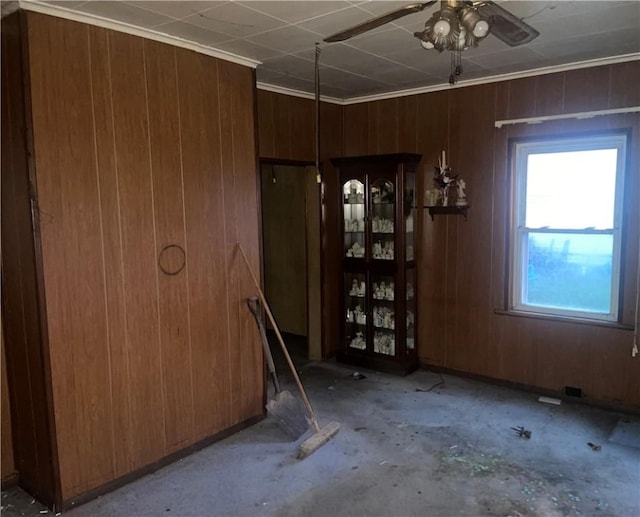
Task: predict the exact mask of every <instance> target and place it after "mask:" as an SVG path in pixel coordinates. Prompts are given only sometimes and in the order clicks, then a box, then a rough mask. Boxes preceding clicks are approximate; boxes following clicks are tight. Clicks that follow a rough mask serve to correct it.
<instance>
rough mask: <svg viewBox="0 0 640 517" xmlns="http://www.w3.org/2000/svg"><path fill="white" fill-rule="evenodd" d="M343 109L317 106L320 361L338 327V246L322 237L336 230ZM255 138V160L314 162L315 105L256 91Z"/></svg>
mask: <svg viewBox="0 0 640 517" xmlns="http://www.w3.org/2000/svg"><path fill="white" fill-rule="evenodd" d="M342 130H343V109H342V107H341V106H337V105H335V104H328V103H325V102H321V103H320V160H321V167H322V171H323V181H322V191H321V198H322V204H321V210H322V239H323V242H322V249H323V256H322V297H323V302H322V304H323V305H322V342H323V347H322V348H323V357H327V356H328V355H331V354H332V353H333V352H335V350H336V348H337V346H338V344H339V341H340V340H339V333H340V328H339V326H338V325H337V324H336V321H337V320H335V319H333V314H334V313H335V314H336V315H337V312H338V310H339V307H340V305H339V298H338V293H339V287H340V253H341V250H340V249H339V241H337V240H336V239H334V238H327V236H329V235H332V236H333V235H336V232H337V231H339V229H340V227H341V226H340V224H341V223H340V220H339V205H338V202H339V200H340V197H339V196H338V195H337V194H336V192H337V191H338V190H337V189H338V182H337V174H336V171H335V168H334V167H333V166H332V165H331V162H330V161H329V158H331V157H333V156H342V154H343V134H342ZM258 135H259V149H260V157H261V158H273V159H279V160H302V161H309V162H313V161H315V140H314V139H315V103H314V101H313V100H309V99H301V98H298V97H292V96H289V95H282V94H278V93H272V92H268V91H264V90H258Z"/></svg>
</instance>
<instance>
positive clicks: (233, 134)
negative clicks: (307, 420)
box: [218, 61, 265, 418]
mask: <svg viewBox="0 0 640 517" xmlns="http://www.w3.org/2000/svg"><path fill="white" fill-rule="evenodd" d="M218 70H219V71H220V98H221V103H222V104H224V105H225V106H227V107H228V108H230V117H228V118H227V117H224V116H223V117H222V118H221V120H222V121H223V122H227V123H230V127H229V129H230V131H223V132H222V136H223V138H222V144H221V145H222V146H229V147H230V148H231V149H232V150H233V168H232V169H230V168H229V167H224V168H223V175H224V177H225V181H227V180H230V178H233V179H232V181H229V183H230V184H233V185H234V188H233V189H232V192H233V193H234V195H235V203H234V204H233V207H234V210H235V217H236V221H237V224H236V229H237V232H236V236H237V242H238V243H240V244H242V246H243V248H244V250H245V253H246V254H247V258H248V259H249V263H250V265H251V267H252V269H253V271H254V274H255V275H256V277H257V278H260V249H259V247H258V246H257V243H258V242H259V230H258V225H257V224H255V222H257V221H258V220H259V217H260V216H259V210H258V203H259V201H258V188H259V187H258V185H259V183H258V182H259V171H258V159H257V152H258V143H257V142H256V140H255V136H256V128H255V126H254V109H255V97H254V96H255V87H254V86H253V84H255V77H254V75H253V72H252V70H250V69H248V68H246V67H242V66H239V65H235V64H233V63H230V62H226V61H220V62H219V63H218ZM247 148H248V149H253V153H248V152H246V149H247ZM230 172H231V174H230ZM233 244H234V243H233V242H230V241H228V242H227V246H229V245H233ZM233 251H234V252H233V254H231V255H230V256H231V257H232V259H233V260H234V264H235V267H237V268H239V269H238V273H239V275H238V277H237V279H238V283H237V286H235V288H234V287H233V286H230V287H231V289H230V290H229V309H230V311H231V314H233V313H234V311H235V312H236V314H237V320H238V322H239V330H240V341H239V342H240V343H246V344H247V346H244V347H241V348H240V360H241V370H240V371H241V377H242V399H241V406H240V407H241V408H242V412H243V416H244V418H247V416H250V415H255V414H260V413H261V412H262V411H263V409H262V408H263V401H262V400H260V399H259V398H257V397H255V395H254V394H255V393H263V392H264V380H265V375H264V373H265V370H264V362H263V357H262V346H261V345H260V338H259V334H258V329H257V326H256V324H255V320H254V319H253V316H252V315H251V313H250V311H249V310H248V308H247V306H246V300H247V298H249V297H250V296H254V295H255V294H256V288H255V286H254V285H253V283H252V282H251V280H250V277H249V276H247V274H246V266H245V265H244V264H243V263H242V262H241V261H240V258H241V257H240V256H238V254H237V250H233Z"/></svg>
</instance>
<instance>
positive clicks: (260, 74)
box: [256, 67, 315, 93]
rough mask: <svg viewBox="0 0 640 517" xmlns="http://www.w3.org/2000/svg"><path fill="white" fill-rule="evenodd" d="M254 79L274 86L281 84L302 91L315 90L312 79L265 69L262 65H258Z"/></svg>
mask: <svg viewBox="0 0 640 517" xmlns="http://www.w3.org/2000/svg"><path fill="white" fill-rule="evenodd" d="M256 79H257V81H259V82H263V83H268V84H274V85H276V86H282V87H284V88H292V89H294V90H300V91H303V92H308V93H313V92H314V91H315V83H314V82H313V81H306V80H304V79H300V78H299V77H293V76H290V75H285V74H280V73H278V72H273V71H271V70H265V69H263V68H262V67H258V69H257V71H256Z"/></svg>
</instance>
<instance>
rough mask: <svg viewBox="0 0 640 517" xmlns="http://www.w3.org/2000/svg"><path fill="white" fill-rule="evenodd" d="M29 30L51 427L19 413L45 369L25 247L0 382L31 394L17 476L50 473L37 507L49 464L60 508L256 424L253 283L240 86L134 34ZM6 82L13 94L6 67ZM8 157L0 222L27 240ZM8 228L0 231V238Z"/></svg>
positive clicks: (253, 237)
mask: <svg viewBox="0 0 640 517" xmlns="http://www.w3.org/2000/svg"><path fill="white" fill-rule="evenodd" d="M28 21H29V44H30V50H31V59H29V60H28V62H27V64H28V66H29V68H28V70H29V79H30V83H31V90H30V91H31V94H32V99H33V100H32V108H33V116H32V118H33V126H34V127H33V139H34V142H35V152H34V153H33V154H34V156H35V168H34V170H35V174H36V177H35V179H36V181H37V192H38V198H39V202H40V207H41V215H40V225H41V227H42V229H41V232H42V249H43V265H44V271H43V277H44V292H45V294H46V298H45V300H46V310H47V323H48V332H47V333H46V337H47V338H48V346H49V348H48V349H47V348H46V347H45V350H44V351H45V352H48V351H49V350H50V352H51V356H52V358H51V369H50V378H51V379H52V381H51V389H52V397H53V400H54V401H55V407H53V408H52V414H54V413H55V423H56V430H57V434H56V435H54V434H53V432H52V430H50V429H48V428H46V427H43V428H42V429H41V428H40V427H39V425H40V424H39V423H38V422H36V421H34V416H35V415H38V416H42V420H43V424H42V425H43V426H46V424H47V421H46V416H47V415H49V413H48V411H47V407H46V402H47V400H48V397H47V394H46V387H47V385H46V380H47V378H48V376H47V372H48V369H47V368H48V363H47V354H44V353H43V350H41V349H40V348H39V347H40V340H39V335H38V333H39V330H38V316H39V314H38V305H37V304H38V300H37V290H36V274H35V272H33V271H32V272H30V273H29V272H27V273H22V272H21V271H20V268H19V265H20V264H23V266H22V267H23V268H24V267H26V265H28V264H29V257H31V259H32V260H33V257H36V254H35V250H34V249H33V242H32V241H31V240H30V239H29V238H24V239H22V240H23V241H24V242H25V243H26V244H25V246H27V248H25V249H24V250H23V249H22V248H20V246H17V245H16V246H12V249H14V250H15V253H16V255H15V257H12V259H11V260H10V263H11V265H5V268H4V270H5V274H6V273H9V272H11V273H12V275H11V278H12V280H11V281H9V282H7V284H6V285H8V286H10V287H11V290H12V292H15V293H18V294H20V297H19V298H20V299H18V298H16V300H13V299H12V300H11V302H12V303H11V304H9V305H10V307H9V309H8V310H7V311H6V313H5V314H7V316H8V317H9V318H10V323H9V324H8V325H7V330H8V334H7V336H8V341H7V351H8V356H9V357H8V367H9V377H10V383H9V384H10V391H11V392H14V391H16V392H21V393H25V394H29V396H30V397H32V395H33V397H32V400H31V401H29V400H26V402H24V401H23V402H24V403H22V404H19V405H17V406H16V415H17V416H16V419H15V428H16V429H17V430H18V431H19V432H17V433H16V448H17V449H16V450H19V451H20V454H19V455H18V456H17V458H19V459H20V461H21V462H22V463H20V462H19V465H18V467H19V468H20V470H21V476H22V474H23V472H24V477H25V479H26V480H29V477H30V475H31V473H32V472H33V475H34V476H35V477H37V476H41V477H43V478H47V476H49V477H48V478H47V479H48V484H47V483H44V485H46V486H45V489H44V490H43V491H42V492H43V495H42V496H41V497H42V498H43V499H45V498H46V497H47V496H49V495H51V494H54V493H55V492H56V490H54V488H53V483H54V482H53V474H52V472H53V471H56V472H57V473H58V474H59V477H60V483H61V489H60V490H59V491H58V495H59V500H58V501H57V503H58V504H59V503H61V502H63V503H64V502H66V503H68V502H69V501H70V500H71V499H73V498H75V497H77V496H79V495H80V494H82V493H84V492H87V491H88V490H91V489H94V488H96V487H99V486H101V485H103V484H105V483H107V482H110V481H112V480H114V479H115V478H117V477H120V476H123V475H125V474H128V473H131V472H133V471H136V470H137V469H140V468H143V467H146V466H148V465H150V464H152V463H154V462H156V461H157V460H161V459H162V458H163V457H165V456H167V455H168V454H171V453H172V452H176V451H179V450H180V449H183V448H185V447H188V446H192V445H194V444H197V443H198V442H199V441H201V440H204V439H208V438H210V437H211V436H213V435H215V434H216V433H219V432H221V431H224V430H226V429H228V428H230V427H231V426H233V425H234V424H240V423H243V422H246V421H249V420H251V419H253V418H256V417H260V416H261V415H263V414H264V409H263V400H264V374H263V358H262V351H261V347H260V341H259V337H258V335H257V331H256V329H255V324H254V323H253V320H252V319H251V315H250V313H249V312H248V310H247V309H246V306H245V299H246V298H247V297H248V296H249V295H250V294H253V291H254V288H253V287H252V285H251V284H249V283H247V281H246V274H245V272H244V270H242V267H243V265H242V263H241V262H239V261H238V257H237V256H236V254H235V245H236V242H243V245H244V247H245V250H246V251H247V253H248V254H249V256H250V259H251V261H252V264H253V265H254V267H255V268H256V270H258V268H257V265H258V256H259V239H258V215H257V214H258V212H257V211H258V208H257V206H258V203H257V178H258V175H257V167H256V165H257V164H256V159H257V149H256V140H255V136H254V127H255V116H254V109H255V86H254V85H255V78H254V76H253V72H252V70H251V69H248V68H244V67H241V66H239V65H230V64H229V65H227V64H226V63H221V62H219V61H218V60H216V59H213V58H210V57H205V56H203V55H200V54H196V53H193V52H190V51H186V50H180V49H175V48H173V47H170V46H167V45H163V44H160V43H154V42H149V41H146V40H143V39H141V38H137V37H134V36H129V35H124V34H121V33H117V32H113V31H109V30H105V29H100V28H96V27H89V26H86V25H83V24H80V23H76V22H71V21H66V20H61V19H56V18H51V17H48V16H43V15H39V14H35V13H29V14H28ZM3 38H4V20H3ZM4 48H5V45H4V40H3V51H4ZM15 55H16V56H19V52H18V53H16V54H15ZM4 63H5V59H4V56H3V65H4ZM5 69H6V68H5ZM219 70H220V73H219ZM4 79H5V78H3V82H4ZM9 79H10V80H11V81H13V82H14V83H15V84H16V88H17V90H18V91H20V89H21V84H20V81H21V77H20V75H19V74H17V75H15V74H12V75H11V76H10V78H9ZM7 91H8V90H7ZM4 93H5V89H4V88H3V153H2V159H3V169H4V168H5V165H6V164H7V163H10V162H9V161H8V160H9V159H10V158H11V156H12V154H11V153H9V152H5V150H6V149H8V150H11V151H13V150H14V149H16V148H17V147H19V146H17V145H16V142H17V141H19V140H20V138H16V142H13V141H10V140H11V139H10V138H7V136H10V135H11V131H6V135H5V129H6V127H7V125H6V123H5V113H9V110H10V109H13V108H11V107H12V106H14V105H16V106H17V105H18V104H16V103H13V102H10V101H9V99H8V97H7V96H5V95H4ZM221 106H224V109H222V108H221ZM9 114H10V113H9ZM9 119H10V117H9V116H7V117H6V120H9ZM23 119H24V116H23ZM9 129H10V126H9ZM15 134H16V135H18V134H19V133H17V132H16V133H15ZM22 147H23V148H24V142H23V143H22ZM25 156H26V152H23V161H24V163H22V164H21V167H22V168H20V167H14V166H13V164H12V163H10V166H8V167H7V168H8V169H11V170H12V171H14V170H15V171H16V173H15V174H11V175H9V174H4V170H3V176H2V179H3V218H2V220H3V230H4V227H5V223H9V222H11V223H12V228H15V229H18V228H23V231H22V234H23V235H24V236H25V237H29V236H30V235H31V229H30V220H29V199H28V193H29V188H28V182H27V180H28V174H27V169H26V160H24V158H25ZM18 189H20V191H18ZM5 193H7V194H9V193H11V194H12V197H11V198H12V199H15V200H20V202H21V203H22V205H21V208H20V209H19V210H18V206H17V203H7V204H6V206H5V203H4V201H5ZM16 194H20V195H16ZM5 216H6V217H5ZM17 235H18V234H16V233H14V232H6V236H7V239H5V232H4V231H3V244H5V242H7V243H12V244H13V241H10V239H9V237H16V239H17ZM29 242H31V249H28V244H29ZM16 243H17V241H16ZM168 245H175V246H180V247H181V248H183V249H184V256H185V257H186V263H185V267H184V268H183V269H182V270H181V271H180V272H179V273H178V274H175V275H168V274H165V273H163V272H162V270H161V267H160V266H162V267H165V268H167V267H169V268H171V267H176V266H177V267H179V266H180V265H181V263H182V255H181V253H180V252H179V251H177V250H176V248H173V249H172V250H170V252H171V253H173V255H172V256H166V255H163V256H162V257H161V256H160V254H161V252H162V250H163V249H164V248H165V247H166V246H168ZM18 252H20V253H23V255H24V257H23V258H20V257H19V256H18V255H17V253H18ZM10 255H11V254H10ZM4 259H5V257H3V260H4ZM14 259H15V260H14ZM7 266H8V267H7ZM34 266H35V263H34ZM12 268H14V269H12ZM23 277H24V279H23ZM28 281H30V282H31V284H28ZM12 282H14V284H15V285H14V284H12ZM3 295H4V291H3ZM23 295H24V296H23ZM27 295H28V296H27ZM23 298H24V300H26V299H27V298H28V299H29V300H32V301H31V302H29V303H30V304H31V305H29V306H27V305H25V303H23ZM25 323H26V324H25ZM9 330H10V332H9ZM25 339H26V340H27V342H28V343H27V345H24V341H25ZM29 343H32V344H29ZM46 344H47V343H45V345H46ZM14 351H15V353H14ZM232 354H233V357H232ZM31 363H33V364H31ZM27 371H33V372H34V373H37V375H34V376H33V377H30V376H29V375H27V374H26V372H27ZM23 398H24V397H23ZM49 440H51V442H50V441H49ZM21 444H23V445H24V450H23V449H21V446H22V445H21ZM51 444H54V445H55V447H54V448H53V451H52V450H51V447H50V448H49V452H48V453H47V449H46V447H47V446H50V445H51ZM56 452H57V453H58V454H59V456H60V465H59V468H58V466H57V465H55V464H54V465H53V467H52V468H50V469H49V470H47V465H52V464H53V462H54V460H55V454H54V453H56ZM30 469H32V470H30ZM47 501H51V502H53V501H52V500H47Z"/></svg>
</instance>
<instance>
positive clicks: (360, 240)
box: [342, 179, 366, 258]
mask: <svg viewBox="0 0 640 517" xmlns="http://www.w3.org/2000/svg"><path fill="white" fill-rule="evenodd" d="M342 194H343V213H344V255H345V256H346V257H352V258H364V256H365V252H366V250H365V227H366V223H365V211H364V209H365V203H364V183H363V182H362V181H359V180H356V179H351V180H348V181H346V182H345V183H344V184H343V186H342Z"/></svg>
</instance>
